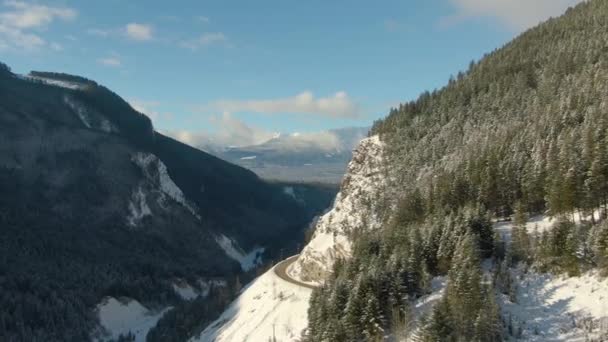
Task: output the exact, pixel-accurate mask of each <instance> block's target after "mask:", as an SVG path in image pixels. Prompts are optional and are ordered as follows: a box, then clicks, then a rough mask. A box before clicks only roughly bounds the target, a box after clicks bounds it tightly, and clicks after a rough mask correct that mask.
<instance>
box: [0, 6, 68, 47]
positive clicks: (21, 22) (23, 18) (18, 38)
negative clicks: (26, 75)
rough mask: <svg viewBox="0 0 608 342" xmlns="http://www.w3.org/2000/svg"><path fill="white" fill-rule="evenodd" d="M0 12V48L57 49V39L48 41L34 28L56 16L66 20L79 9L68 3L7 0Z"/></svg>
mask: <svg viewBox="0 0 608 342" xmlns="http://www.w3.org/2000/svg"><path fill="white" fill-rule="evenodd" d="M3 6H4V9H3V11H1V12H0V49H9V48H12V49H18V50H36V49H40V48H44V47H49V48H51V49H53V50H56V51H57V50H59V49H58V47H59V45H58V44H57V43H51V44H49V43H48V42H47V41H45V40H44V39H43V38H42V37H41V36H40V35H39V34H38V32H37V30H40V29H44V28H46V27H47V26H49V25H50V24H52V23H53V22H54V21H55V20H61V21H68V20H72V19H74V18H76V16H77V15H78V13H77V12H76V11H75V10H73V9H71V8H68V7H50V6H43V5H37V4H30V3H26V2H23V1H16V0H7V1H4V2H3Z"/></svg>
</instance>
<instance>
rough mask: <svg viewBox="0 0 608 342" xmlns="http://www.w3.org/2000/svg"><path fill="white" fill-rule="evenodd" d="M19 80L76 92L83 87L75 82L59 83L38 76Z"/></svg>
mask: <svg viewBox="0 0 608 342" xmlns="http://www.w3.org/2000/svg"><path fill="white" fill-rule="evenodd" d="M20 78H21V79H24V80H30V81H34V82H42V83H44V84H48V85H52V86H56V87H60V88H66V89H72V90H78V89H82V88H83V86H82V85H81V84H79V83H75V82H68V81H61V80H56V79H53V78H46V77H40V76H31V75H28V76H22V77H20Z"/></svg>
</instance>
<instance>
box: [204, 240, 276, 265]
mask: <svg viewBox="0 0 608 342" xmlns="http://www.w3.org/2000/svg"><path fill="white" fill-rule="evenodd" d="M215 241H217V243H218V245H220V247H222V249H223V250H224V252H225V253H226V255H227V256H229V257H230V258H232V259H234V260H236V261H238V262H239V263H240V264H241V269H242V270H243V271H249V270H251V269H253V268H255V267H256V266H258V265H261V264H262V260H261V255H262V253H264V250H265V249H264V248H263V247H257V248H254V249H253V250H252V251H251V252H249V253H245V252H244V251H243V250H242V249H241V248H240V247H239V246H238V244H237V243H236V242H235V241H233V240H232V239H230V238H229V237H227V236H226V235H222V234H220V235H219V236H217V237H216V239H215Z"/></svg>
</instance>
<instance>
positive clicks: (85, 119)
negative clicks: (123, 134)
mask: <svg viewBox="0 0 608 342" xmlns="http://www.w3.org/2000/svg"><path fill="white" fill-rule="evenodd" d="M63 101H64V102H65V103H66V104H67V105H68V106H69V107H70V108H71V109H72V110H73V111H74V112H75V113H76V115H78V118H80V121H81V122H82V124H83V125H84V126H85V127H86V128H92V129H98V130H101V131H102V132H106V133H115V132H118V128H116V126H114V125H113V124H112V123H111V122H110V121H109V120H108V119H106V118H104V117H102V116H101V115H97V116H98V117H99V119H98V121H99V124H98V125H97V126H96V125H95V124H93V122H92V121H93V118H92V117H91V114H90V113H89V112H88V111H87V109H86V107H85V106H83V105H81V104H79V103H78V102H77V101H76V100H74V99H72V98H71V97H70V96H68V95H65V96H64V97H63Z"/></svg>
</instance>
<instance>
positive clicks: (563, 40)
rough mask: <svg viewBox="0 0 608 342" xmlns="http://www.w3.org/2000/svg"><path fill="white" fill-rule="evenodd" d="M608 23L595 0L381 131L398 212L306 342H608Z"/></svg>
mask: <svg viewBox="0 0 608 342" xmlns="http://www.w3.org/2000/svg"><path fill="white" fill-rule="evenodd" d="M607 19H608V3H607V2H605V1H597V0H596V1H593V0H592V1H588V2H584V3H582V4H580V5H578V6H577V7H576V8H573V9H570V10H568V11H567V12H566V14H565V15H563V16H562V17H560V18H555V19H550V20H549V21H547V22H545V23H543V24H541V25H540V26H538V27H535V28H533V29H531V30H529V31H527V32H525V33H523V34H522V35H521V36H519V37H517V38H516V39H515V40H513V41H512V42H510V43H508V44H507V45H505V46H504V47H502V48H500V49H498V50H496V51H494V52H492V53H490V54H488V55H486V56H484V58H482V59H481V60H479V61H477V62H472V63H471V65H470V67H469V69H468V70H467V71H466V72H461V73H459V74H458V75H456V76H454V77H452V78H451V79H450V81H449V83H448V85H447V86H445V87H444V88H442V89H440V90H436V91H433V92H425V93H423V94H422V95H421V96H420V97H419V98H418V99H417V100H416V101H412V102H409V103H404V104H402V105H400V106H399V107H398V108H395V109H393V110H392V111H391V112H390V113H389V115H388V117H387V118H386V119H384V120H381V121H379V122H377V123H375V125H374V127H373V129H372V135H378V136H379V137H380V139H381V140H382V141H383V142H384V143H385V144H386V162H385V166H384V167H385V168H386V170H388V175H389V176H388V177H386V180H387V181H388V182H389V186H388V188H390V189H393V190H394V192H393V193H392V194H390V196H389V198H390V200H389V201H388V202H389V203H391V202H392V203H395V205H394V206H390V205H389V206H384V207H383V208H378V209H377V210H376V211H375V213H376V214H379V213H382V212H386V211H388V215H385V216H384V217H385V220H384V221H383V222H382V224H381V227H380V228H374V226H375V225H374V224H367V225H364V227H363V229H362V230H354V231H353V233H352V234H350V235H349V236H348V239H349V241H350V243H351V244H352V253H350V254H349V255H347V256H346V258H345V259H339V260H338V261H337V262H336V263H335V264H334V265H333V269H332V272H331V273H330V274H329V276H328V277H326V278H325V279H324V282H323V284H322V286H320V287H319V288H318V289H316V290H315V291H313V293H312V295H311V302H310V303H311V305H310V308H309V311H308V312H309V317H308V318H309V326H308V331H307V336H306V337H305V340H310V341H355V340H366V341H376V340H382V339H383V338H387V337H388V338H394V339H395V340H415V341H496V340H518V339H523V340H551V341H566V340H580V341H583V340H598V341H600V340H604V339H605V338H606V335H607V334H608V333H607V331H606V326H605V321H606V312H605V311H604V310H602V308H605V307H606V304H607V302H606V301H607V300H606V298H604V297H603V296H601V295H599V296H597V297H596V296H595V295H591V294H590V293H592V292H594V291H598V290H600V289H601V288H602V287H603V286H605V278H604V277H605V274H606V271H607V270H608V269H607V263H606V260H608V259H607V257H608V249H607V248H606V247H607V246H608V244H607V241H608V240H607V238H606V237H607V236H608V224H607V223H606V220H605V217H606V210H607V209H608V208H607V207H606V200H605V199H606V198H607V195H608V192H607V191H608V190H607V188H606V184H608V182H607V180H608V162H607V161H608V154H607V149H606V146H607V143H608V141H607V140H606V139H607V136H608V134H607V133H608V132H607V129H608V107H607V105H606V101H605V100H604V98H605V94H606V92H607V90H608V88H607V87H608V83H606V79H608V57H607V56H608V55H606V51H608V33H607V32H608V30H607V27H606V23H607V22H608V21H607ZM351 214H354V213H351ZM372 214H374V212H372ZM347 215H348V214H347ZM536 215H545V218H547V217H548V218H552V220H551V221H550V222H551V224H549V225H547V226H545V227H543V229H540V227H539V229H534V228H532V229H527V228H526V227H527V224H528V222H529V217H535V216H536ZM501 220H512V221H513V224H512V225H511V228H510V229H511V231H510V233H509V235H508V236H509V237H510V238H509V239H508V240H505V237H503V236H501V235H500V234H498V232H499V231H500V228H501V225H500V224H499V223H497V221H501ZM540 221H543V222H544V218H543V219H541V220H540ZM533 226H534V224H533ZM348 228H351V229H352V228H355V227H346V228H345V230H348ZM330 249H331V247H330ZM438 279H445V281H446V285H445V290H444V291H442V292H436V291H435V289H434V286H433V283H435V282H436V281H437V280H438ZM560 287H563V290H560ZM577 287H578V288H580V290H576V291H575V290H573V289H574V288H577ZM588 288H591V289H593V290H588ZM568 289H570V290H568ZM583 289H584V290H583ZM429 295H430V296H436V297H438V300H437V301H436V304H435V305H434V306H433V308H432V309H431V310H428V311H427V314H426V315H424V314H422V313H421V312H420V310H419V304H418V303H419V301H420V299H423V298H425V297H426V296H429ZM560 317H568V318H567V319H561V318H560Z"/></svg>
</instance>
